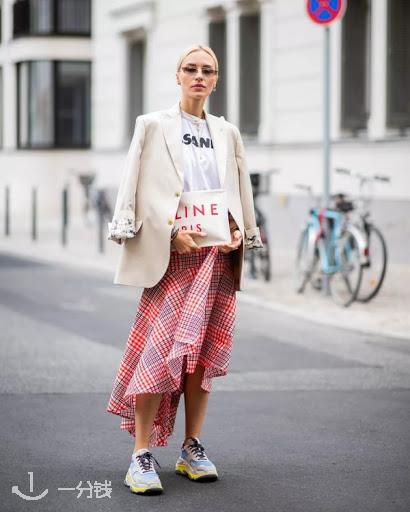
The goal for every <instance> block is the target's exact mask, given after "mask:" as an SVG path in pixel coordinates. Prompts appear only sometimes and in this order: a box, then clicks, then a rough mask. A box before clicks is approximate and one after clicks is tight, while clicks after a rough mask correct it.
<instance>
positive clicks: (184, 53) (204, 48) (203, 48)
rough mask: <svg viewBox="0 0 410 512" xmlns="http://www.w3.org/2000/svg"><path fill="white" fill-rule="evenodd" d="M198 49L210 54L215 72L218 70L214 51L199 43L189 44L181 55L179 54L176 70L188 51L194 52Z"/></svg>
mask: <svg viewBox="0 0 410 512" xmlns="http://www.w3.org/2000/svg"><path fill="white" fill-rule="evenodd" d="M198 50H203V51H204V52H206V53H207V54H208V55H210V56H211V57H212V58H213V59H214V62H215V69H216V71H217V72H219V65H218V59H217V57H216V55H215V52H214V51H213V50H212V48H210V47H209V46H201V45H200V44H196V45H194V46H190V47H189V48H187V49H186V50H185V51H184V52H183V53H182V55H181V56H180V58H179V60H178V63H177V71H179V70H180V68H181V64H182V61H183V60H184V59H185V57H187V56H188V55H189V54H190V53H192V52H196V51H198Z"/></svg>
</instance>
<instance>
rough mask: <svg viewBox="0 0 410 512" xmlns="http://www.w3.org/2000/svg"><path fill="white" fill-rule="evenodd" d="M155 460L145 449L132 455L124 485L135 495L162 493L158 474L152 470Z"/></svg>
mask: <svg viewBox="0 0 410 512" xmlns="http://www.w3.org/2000/svg"><path fill="white" fill-rule="evenodd" d="M154 460H155V462H156V463H157V464H158V466H159V467H161V466H160V465H159V462H158V461H157V459H156V458H155V457H154V456H153V455H152V453H151V452H150V451H149V450H148V449H147V448H141V449H140V450H138V451H137V452H135V453H133V454H132V457H131V464H130V467H129V469H128V472H127V474H126V476H125V480H124V484H125V485H126V486H127V487H129V489H130V491H131V492H134V493H136V494H160V493H161V492H162V491H163V488H162V485H161V481H160V479H159V476H158V473H157V472H156V471H155V469H154Z"/></svg>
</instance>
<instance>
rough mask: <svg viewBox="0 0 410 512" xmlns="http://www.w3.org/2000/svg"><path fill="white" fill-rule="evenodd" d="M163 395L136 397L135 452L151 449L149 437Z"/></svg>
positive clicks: (141, 395) (145, 394)
mask: <svg viewBox="0 0 410 512" xmlns="http://www.w3.org/2000/svg"><path fill="white" fill-rule="evenodd" d="M161 397H162V393H140V394H137V395H135V446H134V452H136V451H138V450H139V449H141V448H148V447H149V435H150V433H151V428H152V425H153V423H154V419H155V415H156V414H157V411H158V407H159V404H160V402H161Z"/></svg>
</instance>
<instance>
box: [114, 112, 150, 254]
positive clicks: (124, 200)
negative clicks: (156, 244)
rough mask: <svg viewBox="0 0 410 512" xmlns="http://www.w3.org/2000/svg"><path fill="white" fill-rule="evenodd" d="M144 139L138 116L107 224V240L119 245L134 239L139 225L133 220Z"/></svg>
mask: <svg viewBox="0 0 410 512" xmlns="http://www.w3.org/2000/svg"><path fill="white" fill-rule="evenodd" d="M144 139H145V124H144V119H143V116H138V117H137V119H136V121H135V129H134V134H133V137H132V140H131V144H130V147H129V149H128V153H127V157H126V160H125V164H124V167H123V171H122V176H121V181H120V186H119V189H118V193H117V199H116V202H115V208H114V214H113V218H112V221H111V222H109V223H108V240H113V241H114V242H117V243H119V244H121V243H122V241H123V240H124V239H125V238H132V237H134V236H135V235H136V234H137V231H138V229H139V228H140V225H136V219H135V192H136V190H137V182H138V174H139V168H140V159H141V152H142V148H143V145H144Z"/></svg>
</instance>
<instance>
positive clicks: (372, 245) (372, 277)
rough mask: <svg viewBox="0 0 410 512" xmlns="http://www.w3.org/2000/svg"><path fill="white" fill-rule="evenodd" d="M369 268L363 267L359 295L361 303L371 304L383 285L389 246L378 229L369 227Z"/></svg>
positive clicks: (358, 298)
mask: <svg viewBox="0 0 410 512" xmlns="http://www.w3.org/2000/svg"><path fill="white" fill-rule="evenodd" d="M368 249H369V266H368V267H363V277H362V283H361V285H360V289H359V292H358V294H357V300H358V301H359V302H369V301H370V300H371V299H373V297H375V296H376V295H377V294H378V293H379V290H380V288H381V286H382V284H383V281H384V277H385V275H386V269H387V246H386V242H385V241H384V238H383V235H382V234H381V232H380V231H379V229H378V228H376V227H375V226H373V225H372V224H370V225H369V235H368Z"/></svg>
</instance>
